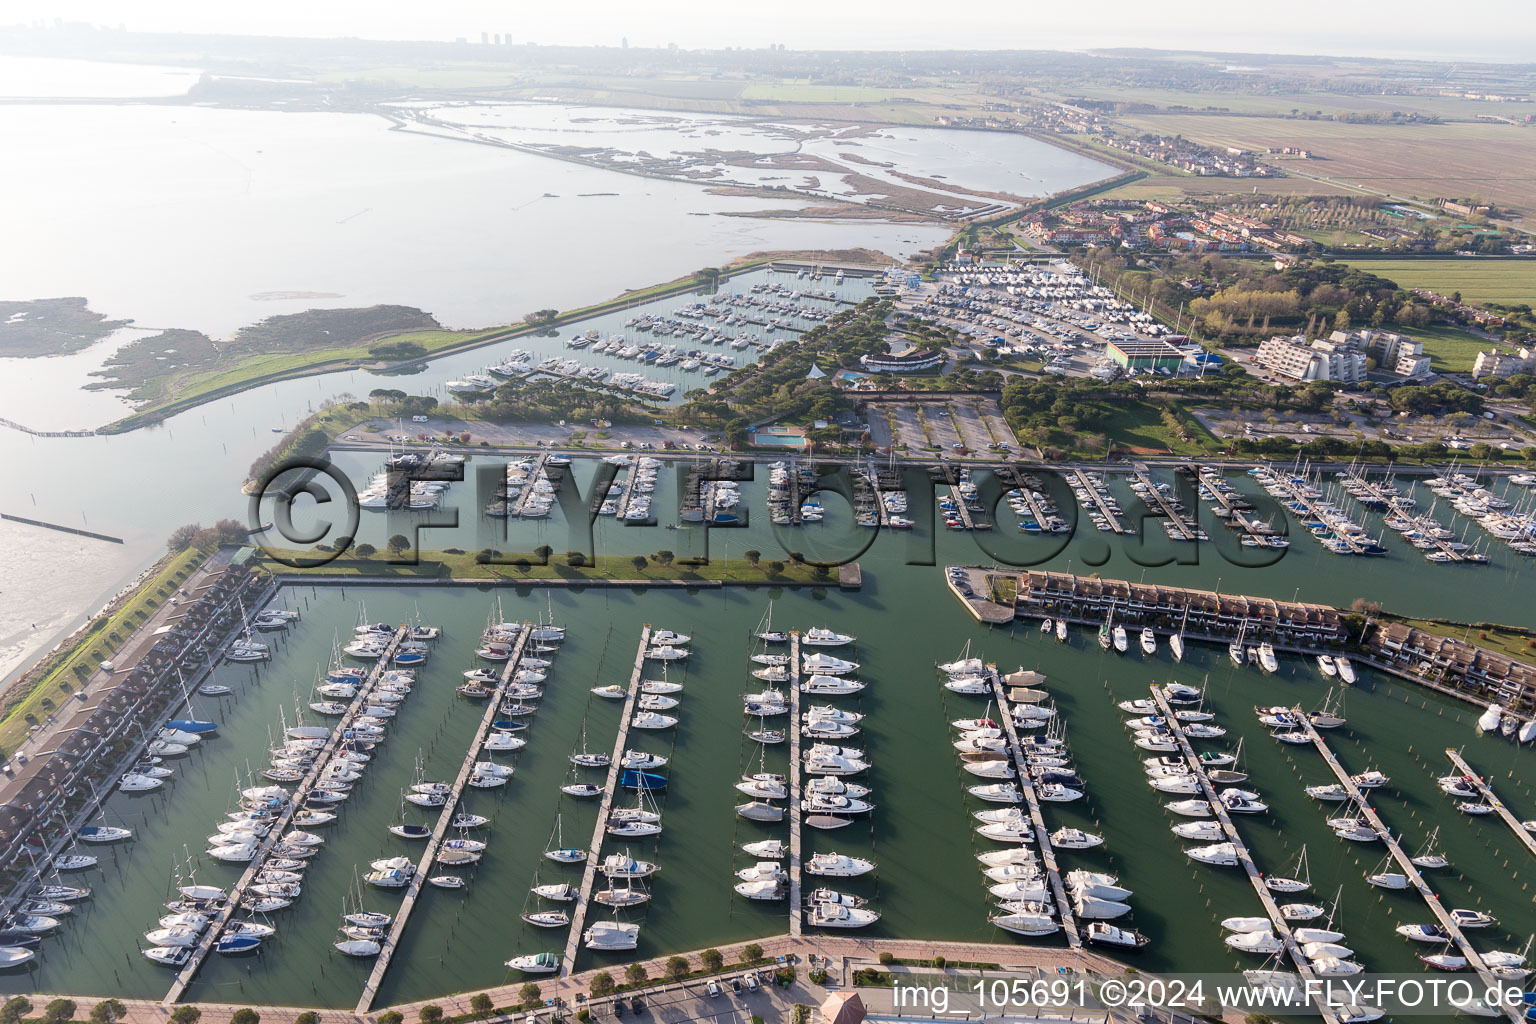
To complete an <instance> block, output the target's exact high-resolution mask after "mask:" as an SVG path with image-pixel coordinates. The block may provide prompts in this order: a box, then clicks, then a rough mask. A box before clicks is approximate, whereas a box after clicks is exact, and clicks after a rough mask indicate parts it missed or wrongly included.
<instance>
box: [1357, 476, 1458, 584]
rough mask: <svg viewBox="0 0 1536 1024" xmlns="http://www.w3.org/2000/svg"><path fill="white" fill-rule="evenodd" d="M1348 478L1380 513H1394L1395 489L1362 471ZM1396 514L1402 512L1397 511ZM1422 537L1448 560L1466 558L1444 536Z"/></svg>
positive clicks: (1387, 514)
mask: <svg viewBox="0 0 1536 1024" xmlns="http://www.w3.org/2000/svg"><path fill="white" fill-rule="evenodd" d="M1350 480H1351V481H1353V482H1354V484H1355V486H1356V487H1359V488H1360V489H1361V490H1362V491H1364V492H1365V494H1366V497H1368V498H1370V499H1371V500H1372V501H1373V502H1376V503H1377V504H1379V505H1380V506H1381V509H1382V512H1381V514H1382V515H1384V516H1391V515H1393V514H1394V510H1395V509H1396V506H1394V505H1393V503H1392V499H1393V498H1394V497H1396V496H1397V494H1396V491H1388V490H1383V489H1382V486H1381V485H1380V484H1377V483H1376V482H1375V481H1373V480H1370V479H1369V478H1367V477H1366V475H1365V474H1364V473H1360V472H1356V473H1353V474H1351V475H1350ZM1397 514H1403V513H1402V512H1400V511H1399V512H1398V513H1397ZM1425 515H1426V516H1427V515H1428V513H1425ZM1480 522H1481V521H1480V520H1479V523H1480ZM1423 537H1424V539H1425V540H1428V541H1430V542H1432V543H1433V544H1434V546H1435V547H1434V550H1436V551H1439V552H1441V553H1442V554H1444V555H1445V556H1446V558H1447V559H1449V560H1450V561H1452V562H1465V561H1466V560H1467V556H1466V553H1465V551H1464V550H1462V549H1460V548H1456V547H1453V546H1452V545H1451V544H1450V542H1448V541H1447V540H1445V539H1444V538H1442V537H1436V536H1435V535H1434V534H1432V533H1425V534H1423Z"/></svg>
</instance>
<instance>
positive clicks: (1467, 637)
mask: <svg viewBox="0 0 1536 1024" xmlns="http://www.w3.org/2000/svg"><path fill="white" fill-rule="evenodd" d="M1393 618H1394V619H1396V620H1397V621H1400V622H1402V623H1403V624H1404V625H1408V626H1412V627H1413V628H1414V629H1422V630H1424V632H1426V633H1438V634H1439V635H1441V636H1448V637H1453V638H1455V639H1457V640H1461V641H1463V642H1465V643H1469V644H1476V645H1477V646H1479V647H1486V648H1487V649H1488V650H1490V651H1497V652H1499V653H1500V654H1504V655H1508V656H1509V657H1511V658H1515V659H1517V660H1519V661H1524V662H1526V663H1527V664H1536V647H1533V646H1532V644H1533V643H1536V639H1533V638H1532V637H1531V636H1530V635H1529V634H1527V633H1526V632H1525V631H1524V630H1518V629H1513V628H1511V629H1505V628H1493V629H1488V628H1480V627H1477V626H1453V625H1450V624H1448V623H1444V622H1431V621H1429V620H1427V619H1405V618H1401V617H1399V616H1393Z"/></svg>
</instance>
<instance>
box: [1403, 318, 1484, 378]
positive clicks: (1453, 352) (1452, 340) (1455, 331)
mask: <svg viewBox="0 0 1536 1024" xmlns="http://www.w3.org/2000/svg"><path fill="white" fill-rule="evenodd" d="M1404 333H1405V334H1407V335H1408V336H1409V337H1412V338H1415V339H1417V340H1419V341H1422V342H1423V343H1424V351H1425V352H1427V353H1429V358H1430V366H1432V367H1433V368H1434V370H1435V372H1436V373H1470V372H1471V371H1472V364H1473V363H1474V362H1476V361H1477V351H1478V349H1490V348H1494V347H1495V346H1494V344H1493V342H1491V341H1487V340H1486V339H1483V338H1479V337H1477V336H1476V335H1472V334H1468V333H1467V332H1466V331H1463V330H1461V329H1460V328H1457V327H1452V326H1450V325H1449V324H1436V325H1434V326H1433V327H1416V328H1413V329H1412V330H1409V331H1405V332H1404Z"/></svg>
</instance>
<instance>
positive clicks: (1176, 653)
mask: <svg viewBox="0 0 1536 1024" xmlns="http://www.w3.org/2000/svg"><path fill="white" fill-rule="evenodd" d="M1188 622H1189V606H1188V605H1186V606H1185V608H1184V618H1183V619H1182V620H1180V622H1179V631H1178V632H1177V633H1175V634H1173V636H1171V637H1169V638H1168V649H1169V650H1170V651H1172V652H1173V660H1174V661H1176V662H1182V661H1183V660H1184V626H1185V625H1186V624H1187V623H1188Z"/></svg>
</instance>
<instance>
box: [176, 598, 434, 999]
mask: <svg viewBox="0 0 1536 1024" xmlns="http://www.w3.org/2000/svg"><path fill="white" fill-rule="evenodd" d="M408 632H409V631H408V629H407V628H406V627H405V626H400V627H398V628H397V629H396V630H395V632H394V634H393V635H392V636H391V637H390V640H389V644H388V645H387V646H386V647H385V648H384V653H383V654H382V655H381V656H380V657H379V660H378V661H376V662H375V663H374V666H373V668H372V669H371V670H370V671H369V672H368V675H367V679H366V682H365V683H364V685H363V686H362V687H361V688H359V689H358V691H357V696H355V697H353V698H352V702H351V704H349V705H348V706H347V711H346V714H344V715H342V716H341V720H340V721H338V722H337V723H336V727H335V728H334V729H332V730H331V735H330V736H329V737H328V738H327V739H326V741H325V745H324V746H322V747H321V748H320V756H318V757H316V758H315V763H314V764H313V765H311V766H310V769H309V771H308V773H306V774H305V776H304V778H303V779H302V780H301V781H300V782H299V786H298V788H297V789H295V790H294V792H293V798H292V799H291V800H289V801H288V802H287V803H286V804H284V805H283V810H282V812H281V813H280V814H279V815H278V817H277V820H276V821H275V822H273V823H272V828H271V830H270V831H268V832H267V834H266V836H265V837H264V838H263V839H262V841H261V846H260V847H259V848H258V849H257V850H256V856H254V857H252V858H251V862H250V865H249V866H248V867H247V868H246V869H245V872H244V873H243V874H242V875H241V876H240V880H239V881H238V882H236V883H235V885H234V887H233V888H232V889H231V890H230V892H229V899H228V900H227V901H225V903H224V907H223V909H221V910H220V911H219V914H218V916H217V917H215V918H214V919H213V920H212V921H211V922H210V923H209V925H208V929H207V930H206V931H205V932H203V935H202V938H201V939H199V940H198V943H197V945H196V946H194V947H193V948H192V956H191V957H190V958H189V959H188V960H187V962H186V964H185V965H183V966H182V968H181V970H179V971H177V972H176V978H175V980H174V981H172V982H171V988H170V991H169V992H167V993H166V994H165V998H164V999H162V1000H161V1002H162V1003H163V1004H165V1005H170V1004H172V1003H175V1002H176V1001H177V1000H179V999H180V998H181V997H182V995H183V994H184V993H185V992H186V991H187V987H188V986H189V985H191V984H192V979H193V978H194V977H195V976H196V975H197V972H198V969H199V968H200V967H202V966H203V961H204V960H206V959H207V958H208V954H209V953H210V952H212V951H213V947H214V946H215V945H216V944H217V943H218V941H219V936H220V935H221V934H223V932H224V927H225V925H227V924H229V921H230V919H231V918H232V917H234V916H235V912H236V911H238V910H239V909H240V902H241V900H242V899H243V898H244V897H245V894H246V891H247V890H248V889H249V888H250V886H251V885H253V884H254V883H255V881H256V876H257V875H258V874H260V873H261V871H262V868H263V867H264V866H265V864H266V861H267V858H268V857H270V856H271V854H272V848H273V847H274V846H277V845H278V843H280V842H281V841H282V837H283V834H284V833H285V832H286V831H287V830H288V826H289V824H290V823H291V822H292V821H293V816H294V814H295V813H297V811H298V809H299V807H300V806H301V805H302V804H303V803H304V800H305V798H307V797H308V796H309V793H310V791H311V790H312V789H314V787H315V783H316V782H317V781H319V779H320V776H321V774H322V773H323V772H324V771H325V769H326V767H327V766H328V765H329V764H330V763H331V758H332V757H333V756H334V755H335V753H336V748H337V747H338V746H339V745H340V743H341V740H342V737H343V736H344V735H345V733H346V732H347V730H348V729H349V728H350V727H351V725H352V722H353V720H354V719H356V718H357V716H358V712H360V711H361V710H362V709H363V707H364V706H365V705H367V703H368V699H369V697H370V696H372V694H373V689H374V687H375V686H377V685H378V682H379V679H380V678H382V677H383V675H384V673H385V672H386V671H388V670H389V663H390V660H391V659H392V658H394V656H395V651H396V650H397V649H398V648H399V647H400V642H401V641H402V640H404V639H405V638H406V635H407V633H408Z"/></svg>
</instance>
